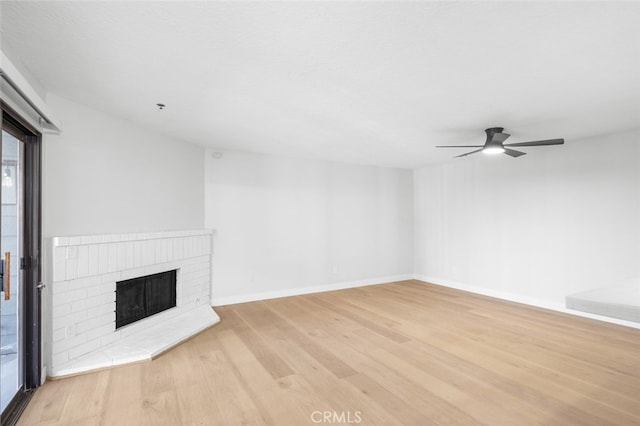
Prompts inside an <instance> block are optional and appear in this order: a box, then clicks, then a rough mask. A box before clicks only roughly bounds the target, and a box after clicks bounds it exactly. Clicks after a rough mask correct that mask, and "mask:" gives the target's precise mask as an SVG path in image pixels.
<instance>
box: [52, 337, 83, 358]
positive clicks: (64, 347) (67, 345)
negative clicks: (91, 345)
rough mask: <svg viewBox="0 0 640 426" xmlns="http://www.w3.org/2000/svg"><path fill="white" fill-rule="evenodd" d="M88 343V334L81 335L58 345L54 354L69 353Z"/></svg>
mask: <svg viewBox="0 0 640 426" xmlns="http://www.w3.org/2000/svg"><path fill="white" fill-rule="evenodd" d="M86 341H87V335H86V334H79V335H76V336H73V337H70V338H67V339H64V340H62V341H60V342H58V343H56V345H55V346H54V349H53V354H54V355H55V354H59V353H62V352H67V351H68V350H70V349H71V348H75V347H77V346H80V345H82V344H84V343H85V342H86Z"/></svg>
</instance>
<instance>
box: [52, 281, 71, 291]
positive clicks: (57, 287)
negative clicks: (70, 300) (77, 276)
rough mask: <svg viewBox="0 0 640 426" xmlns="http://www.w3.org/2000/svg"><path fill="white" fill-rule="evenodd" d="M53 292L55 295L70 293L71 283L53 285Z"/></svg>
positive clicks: (61, 282) (63, 282) (64, 282)
mask: <svg viewBox="0 0 640 426" xmlns="http://www.w3.org/2000/svg"><path fill="white" fill-rule="evenodd" d="M51 291H52V292H53V293H62V292H65V291H69V281H59V282H56V283H53V284H52V285H51Z"/></svg>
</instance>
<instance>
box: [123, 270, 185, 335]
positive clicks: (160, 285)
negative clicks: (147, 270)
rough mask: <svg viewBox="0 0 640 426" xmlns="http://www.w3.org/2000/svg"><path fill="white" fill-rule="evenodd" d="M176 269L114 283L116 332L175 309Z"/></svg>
mask: <svg viewBox="0 0 640 426" xmlns="http://www.w3.org/2000/svg"><path fill="white" fill-rule="evenodd" d="M176 273H177V270H175V269H174V270H172V271H167V272H161V273H159V274H153V275H146V276H143V277H138V278H133V279H130V280H125V281H118V282H116V329H118V328H120V327H124V326H125V325H128V324H131V323H132V322H136V321H139V320H141V319H143V318H147V317H150V316H152V315H155V314H157V313H160V312H162V311H166V310H167V309H171V308H174V307H175V306H176Z"/></svg>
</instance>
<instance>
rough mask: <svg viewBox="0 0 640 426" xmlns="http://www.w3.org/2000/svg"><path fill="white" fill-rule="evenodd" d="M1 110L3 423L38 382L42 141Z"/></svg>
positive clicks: (0, 351)
mask: <svg viewBox="0 0 640 426" xmlns="http://www.w3.org/2000/svg"><path fill="white" fill-rule="evenodd" d="M5 108H6V106H5V105H4V104H3V105H2V148H1V151H0V157H1V158H2V164H1V169H0V173H1V177H2V185H1V186H0V188H1V189H0V195H1V198H2V204H1V205H0V230H1V232H0V422H1V423H2V424H5V422H7V421H8V420H11V419H15V417H16V416H17V415H18V414H19V413H20V411H21V410H22V409H23V408H24V405H25V403H26V401H28V397H29V394H30V390H31V389H33V388H35V387H36V386H37V385H38V384H39V381H40V378H39V375H40V287H41V286H40V285H39V280H40V145H39V144H40V139H39V137H38V135H37V134H36V133H35V131H33V130H30V129H29V128H28V127H27V126H25V125H24V124H22V123H21V121H20V119H19V117H18V116H17V115H15V113H13V114H11V113H10V112H9V110H8V109H5Z"/></svg>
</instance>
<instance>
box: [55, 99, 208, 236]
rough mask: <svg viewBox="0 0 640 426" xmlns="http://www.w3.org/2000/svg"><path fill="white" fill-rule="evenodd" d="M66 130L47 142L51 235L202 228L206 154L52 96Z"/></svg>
mask: <svg viewBox="0 0 640 426" xmlns="http://www.w3.org/2000/svg"><path fill="white" fill-rule="evenodd" d="M47 104H48V105H49V106H50V107H51V109H52V110H53V111H55V113H56V115H57V116H58V117H59V119H60V121H61V122H62V125H63V132H62V133H61V134H60V135H57V136H56V135H45V138H44V143H43V171H42V172H43V207H44V210H43V228H44V230H43V232H44V236H45V237H53V236H65V235H86V234H108V233H124V232H146V231H163V230H177V229H196V228H202V227H203V224H204V169H203V165H202V156H203V155H204V149H203V148H201V147H198V146H196V145H192V144H189V143H185V142H180V141H176V140H172V139H169V138H166V137H162V136H158V135H156V134H153V133H150V132H148V131H145V130H142V129H141V128H139V127H136V126H135V125H133V124H131V123H129V122H127V121H124V120H120V119H118V118H114V117H112V116H109V115H106V114H103V113H101V112H99V111H96V110H93V109H90V108H88V107H85V106H83V105H80V104H77V103H74V102H71V101H69V100H66V99H63V98H60V97H57V96H54V95H51V94H50V95H49V96H48V98H47Z"/></svg>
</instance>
